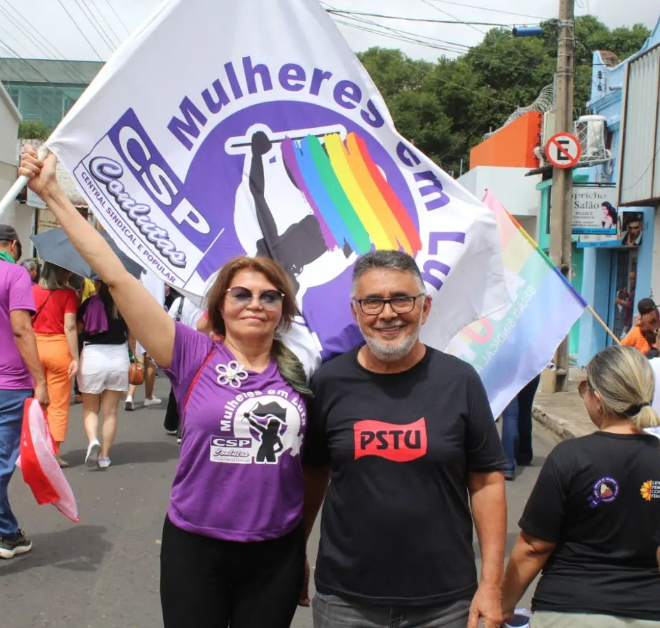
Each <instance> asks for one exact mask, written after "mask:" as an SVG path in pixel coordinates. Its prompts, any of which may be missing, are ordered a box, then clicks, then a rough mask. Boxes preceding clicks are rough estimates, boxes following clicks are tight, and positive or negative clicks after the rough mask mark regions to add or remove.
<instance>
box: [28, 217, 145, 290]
mask: <svg viewBox="0 0 660 628" xmlns="http://www.w3.org/2000/svg"><path fill="white" fill-rule="evenodd" d="M99 233H100V234H101V235H102V236H103V238H104V239H105V241H106V242H107V243H108V244H109V245H110V248H111V249H112V250H113V251H114V252H115V255H117V257H118V258H119V259H120V260H121V263H122V264H123V265H124V268H125V269H126V270H127V271H128V272H129V273H131V275H133V276H134V277H137V278H139V277H140V275H141V274H142V273H143V272H144V271H143V269H142V266H140V265H139V264H138V263H137V262H134V261H133V260H132V259H131V258H130V257H128V255H126V254H125V253H124V252H123V251H121V250H120V249H119V247H118V246H117V245H116V244H115V243H114V241H113V240H112V238H111V237H110V236H109V235H108V234H107V233H106V232H105V231H100V232H99ZM30 240H32V242H33V243H34V246H35V247H37V253H38V254H39V258H40V259H42V260H44V261H45V262H50V263H51V264H55V265H57V266H61V267H62V268H66V269H67V270H70V271H71V272H72V273H75V274H76V275H80V276H81V277H87V278H88V279H98V278H99V277H98V275H97V274H96V273H95V272H94V271H93V270H92V269H91V267H90V265H89V264H88V263H87V262H86V261H85V260H84V259H83V258H82V256H81V255H80V253H78V251H76V249H75V248H74V247H73V244H71V240H69V237H68V236H67V235H66V233H65V232H64V229H51V230H50V231H45V232H44V233H40V234H38V235H34V236H30Z"/></svg>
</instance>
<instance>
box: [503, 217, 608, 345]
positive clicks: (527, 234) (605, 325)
mask: <svg viewBox="0 0 660 628" xmlns="http://www.w3.org/2000/svg"><path fill="white" fill-rule="evenodd" d="M504 211H505V212H506V213H507V215H508V216H509V218H510V219H511V221H512V222H513V224H514V225H515V226H516V227H517V228H518V231H520V233H522V234H523V236H524V237H525V238H526V239H527V241H528V242H529V243H530V244H531V245H532V246H533V247H534V248H535V249H536V250H537V251H538V252H539V253H540V254H541V256H542V257H543V259H544V260H545V261H546V262H547V263H548V264H549V265H550V266H551V267H552V268H553V269H554V270H555V271H556V273H557V274H558V275H559V276H560V277H561V278H562V279H563V280H564V281H565V282H566V285H567V286H568V287H569V288H570V289H571V290H572V291H573V293H574V294H575V295H576V296H578V297H579V298H580V300H581V301H582V303H584V305H585V306H586V308H587V310H589V312H591V314H592V315H593V317H594V318H595V319H596V321H598V322H599V323H600V325H601V326H602V327H603V329H604V330H605V331H606V332H607V333H608V334H609V335H610V336H611V337H612V339H613V340H614V342H616V344H618V345H620V344H621V341H620V340H619V339H618V338H617V337H616V336H615V335H614V332H613V331H612V330H611V329H610V328H609V327H608V326H607V324H606V323H605V321H604V320H603V319H602V318H601V317H600V316H598V314H597V313H596V310H594V308H592V307H591V306H590V305H589V304H588V303H587V302H586V301H585V300H584V297H583V296H582V295H581V294H580V293H579V292H578V291H577V290H576V289H575V288H574V287H573V285H572V284H571V282H570V281H568V279H567V278H566V277H564V275H563V274H562V273H560V272H559V269H558V268H557V267H556V266H555V264H554V262H553V261H552V260H551V259H550V258H549V257H548V256H547V255H546V253H545V251H544V250H543V249H541V247H540V246H539V245H538V244H537V243H536V241H535V240H534V238H532V236H531V235H529V233H527V231H525V228H524V227H523V226H522V225H521V224H520V223H519V222H518V221H517V220H516V218H515V217H514V216H512V215H511V214H510V213H509V212H508V210H507V209H506V207H504Z"/></svg>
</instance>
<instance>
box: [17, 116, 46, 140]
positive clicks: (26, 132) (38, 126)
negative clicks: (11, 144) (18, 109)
mask: <svg viewBox="0 0 660 628" xmlns="http://www.w3.org/2000/svg"><path fill="white" fill-rule="evenodd" d="M52 132H53V129H51V128H50V127H47V126H46V125H45V124H44V123H43V122H42V121H41V120H40V121H39V122H21V124H19V125H18V137H19V138H20V139H24V140H47V139H48V138H49V137H50V134H51V133H52Z"/></svg>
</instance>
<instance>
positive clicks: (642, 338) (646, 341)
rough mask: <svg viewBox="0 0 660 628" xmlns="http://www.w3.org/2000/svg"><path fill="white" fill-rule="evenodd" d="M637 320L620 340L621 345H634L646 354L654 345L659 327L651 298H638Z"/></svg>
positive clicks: (657, 316) (659, 319) (658, 320)
mask: <svg viewBox="0 0 660 628" xmlns="http://www.w3.org/2000/svg"><path fill="white" fill-rule="evenodd" d="M637 311H638V312H639V322H638V323H637V324H636V325H635V326H634V327H633V328H632V329H631V330H630V332H628V334H627V335H626V337H625V338H624V339H623V340H622V341H621V344H622V345H625V346H627V347H635V349H639V350H640V351H641V352H642V353H643V354H644V355H646V354H647V353H648V352H649V351H650V350H651V349H653V348H655V346H656V332H657V330H658V329H660V315H658V307H657V306H656V304H655V302H654V301H653V299H648V298H647V299H640V301H639V303H638V304H637Z"/></svg>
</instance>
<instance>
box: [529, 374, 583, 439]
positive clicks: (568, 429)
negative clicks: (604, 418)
mask: <svg viewBox="0 0 660 628" xmlns="http://www.w3.org/2000/svg"><path fill="white" fill-rule="evenodd" d="M584 378H585V375H584V371H583V370H582V369H581V368H579V367H571V369H570V371H569V376H568V379H569V381H568V392H561V393H544V392H541V391H540V389H539V392H537V393H536V397H535V398H534V419H536V420H537V421H538V422H539V423H540V424H541V425H543V426H544V427H545V428H546V429H548V430H550V431H551V432H552V433H553V434H555V436H557V437H558V438H559V439H561V440H565V439H567V438H576V437H578V436H586V435H587V434H591V433H592V432H595V431H596V426H595V425H594V424H593V423H592V422H591V420H590V419H589V416H588V415H587V411H586V410H585V408H584V403H583V402H582V399H581V398H580V395H579V394H578V391H577V385H578V384H579V383H580V382H581V381H582V380H583V379H584Z"/></svg>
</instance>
